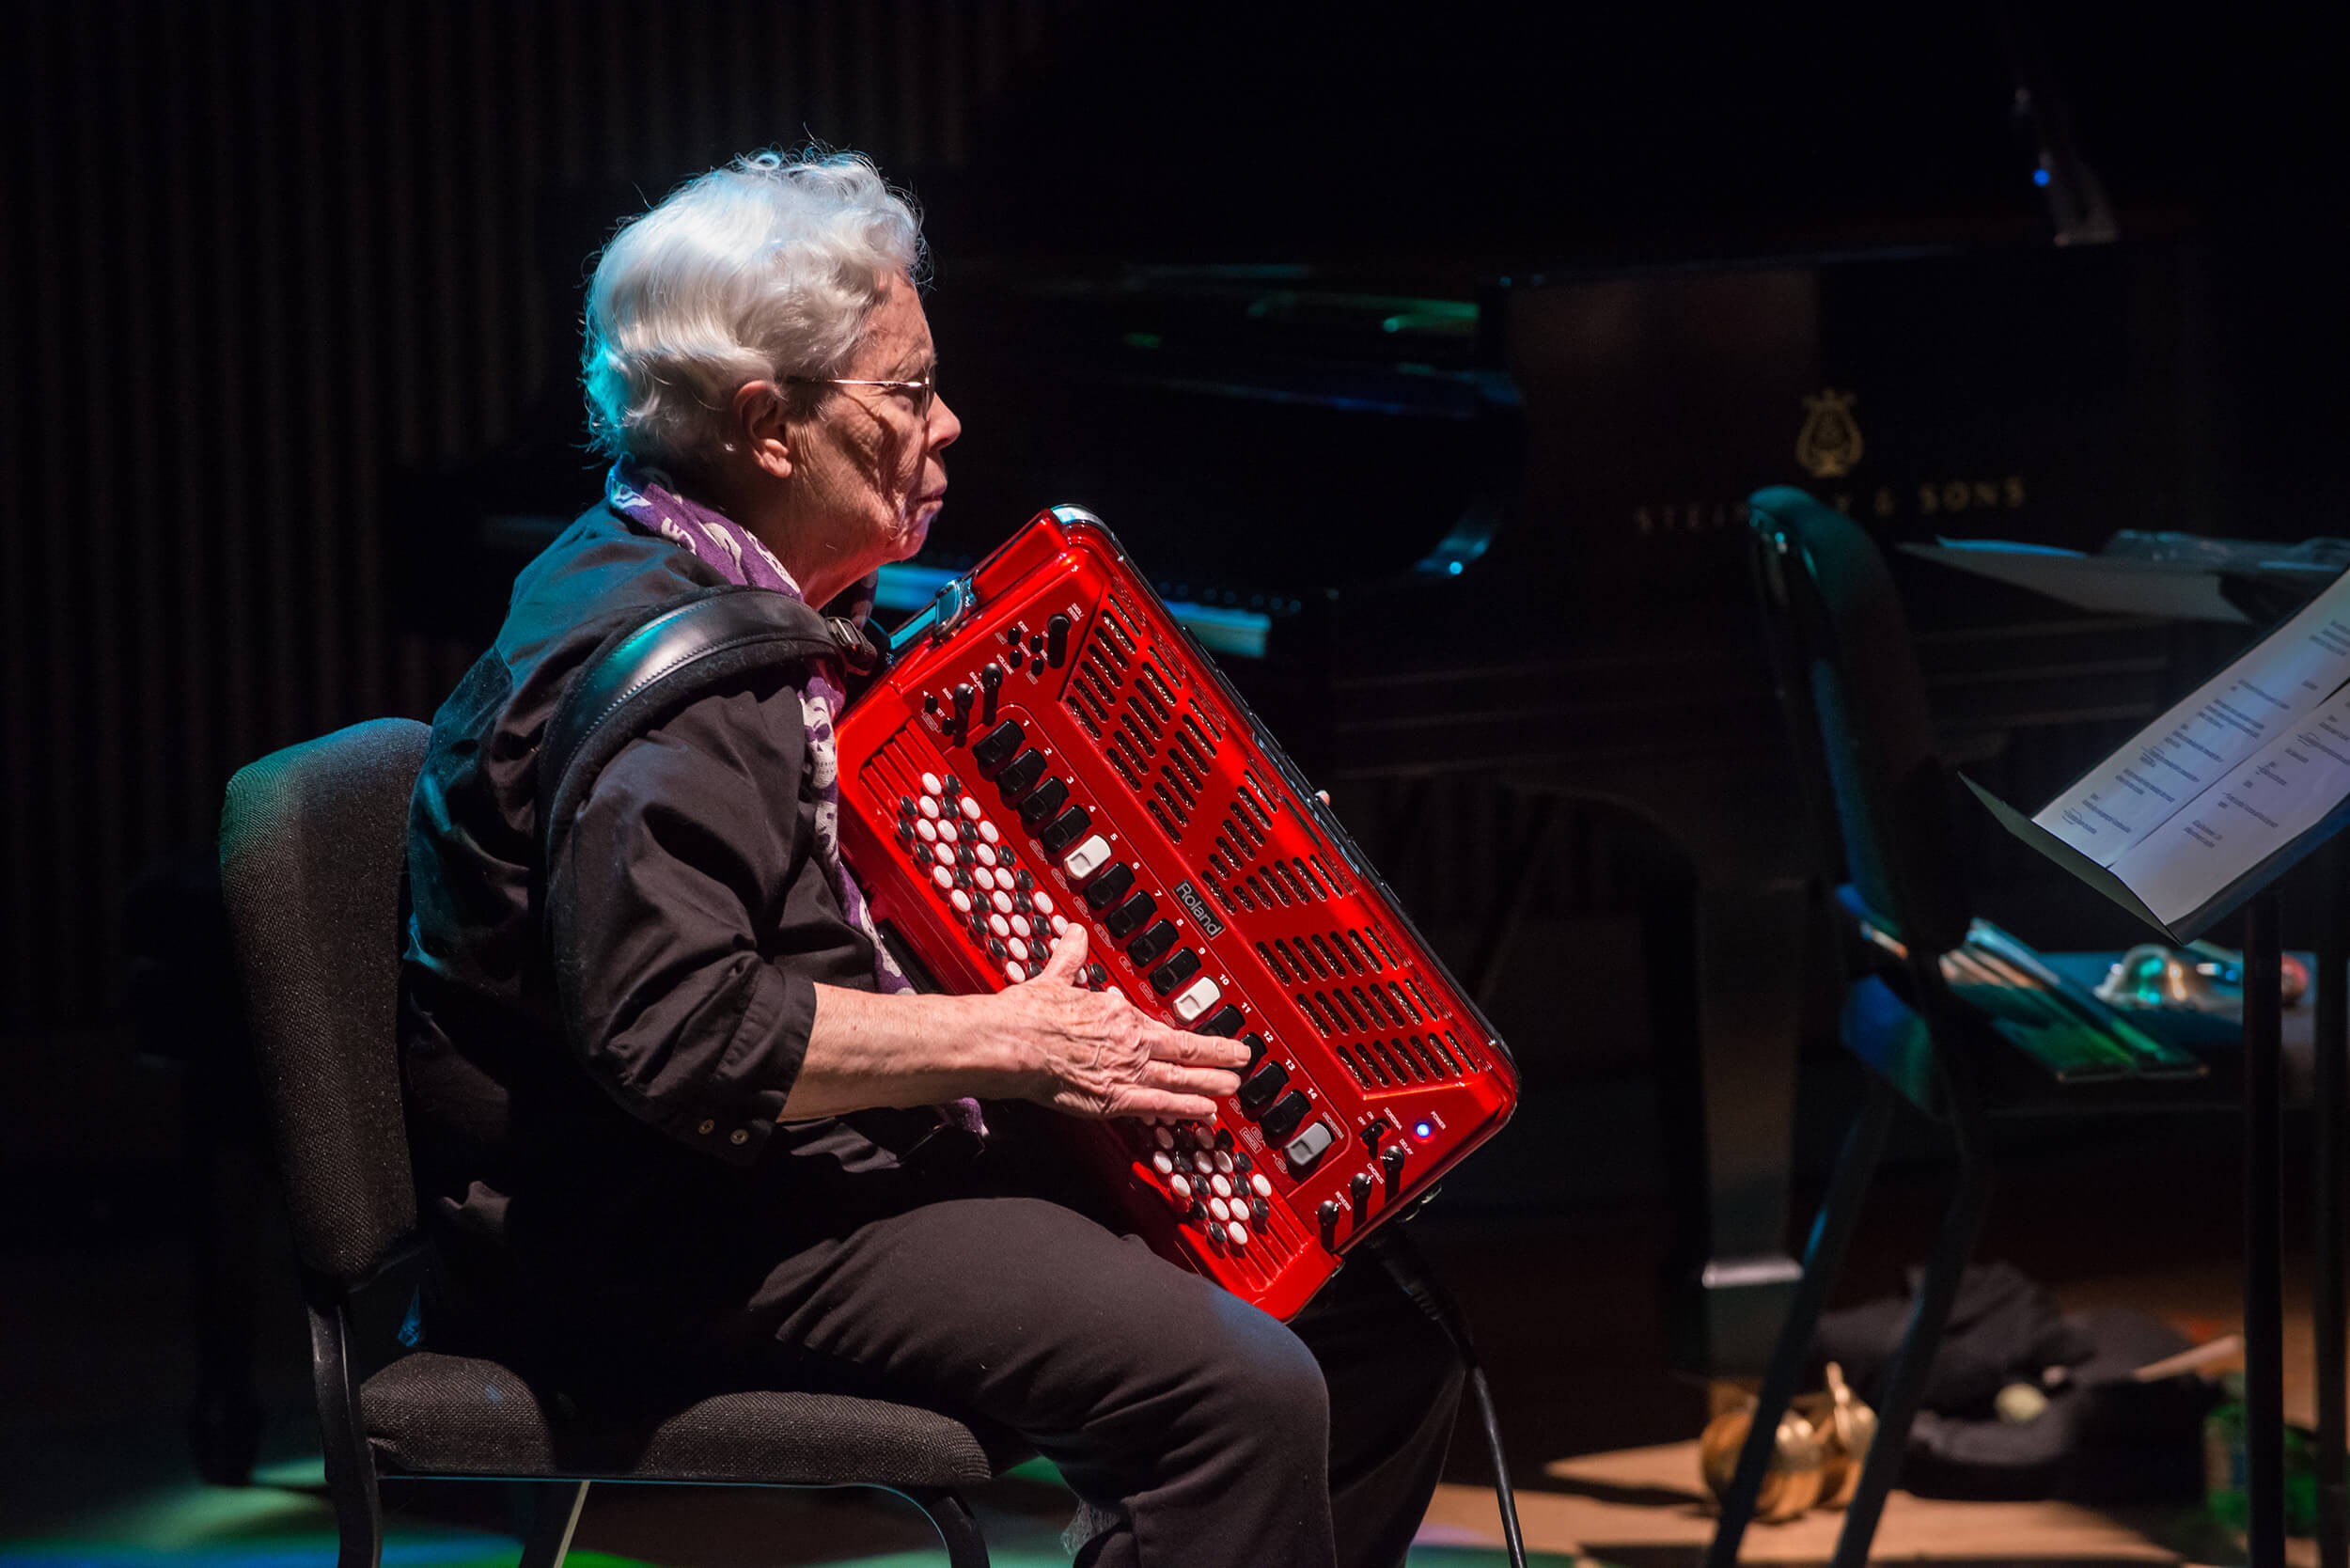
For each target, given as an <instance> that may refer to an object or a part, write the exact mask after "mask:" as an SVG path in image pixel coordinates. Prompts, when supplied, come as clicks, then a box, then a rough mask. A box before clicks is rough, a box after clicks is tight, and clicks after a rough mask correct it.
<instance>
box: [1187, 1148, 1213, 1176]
mask: <svg viewBox="0 0 2350 1568" xmlns="http://www.w3.org/2000/svg"><path fill="white" fill-rule="evenodd" d="M1191 1168H1192V1169H1194V1170H1197V1171H1198V1172H1199V1174H1200V1175H1202V1176H1212V1175H1214V1173H1215V1162H1214V1160H1212V1159H1210V1158H1208V1156H1207V1155H1205V1154H1201V1153H1197V1152H1195V1153H1194V1154H1193V1155H1192V1156H1191Z"/></svg>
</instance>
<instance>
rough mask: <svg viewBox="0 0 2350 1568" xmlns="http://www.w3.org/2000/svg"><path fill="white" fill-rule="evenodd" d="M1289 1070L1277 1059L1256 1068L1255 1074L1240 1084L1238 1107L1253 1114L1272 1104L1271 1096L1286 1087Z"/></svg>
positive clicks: (1288, 1082) (1288, 1080)
mask: <svg viewBox="0 0 2350 1568" xmlns="http://www.w3.org/2000/svg"><path fill="white" fill-rule="evenodd" d="M1289 1084H1290V1070H1289V1069H1288V1068H1286V1067H1284V1066H1282V1065H1281V1064H1280V1063H1279V1062H1277V1061H1268V1062H1266V1063H1265V1064H1264V1065H1263V1066H1262V1067H1260V1068H1259V1069H1257V1072H1256V1075H1255V1076H1253V1077H1251V1078H1250V1079H1249V1080H1248V1081H1247V1082H1246V1083H1245V1084H1243V1085H1241V1086H1240V1108H1241V1109H1243V1110H1245V1111H1246V1112H1247V1113H1248V1114H1249V1115H1251V1116H1255V1115H1257V1114H1258V1113H1259V1112H1261V1111H1262V1110H1263V1109H1264V1108H1265V1107H1266V1106H1267V1105H1271V1104H1273V1097H1274V1096H1275V1095H1277V1094H1278V1093H1280V1092H1281V1090H1285V1089H1287V1088H1288V1087H1289Z"/></svg>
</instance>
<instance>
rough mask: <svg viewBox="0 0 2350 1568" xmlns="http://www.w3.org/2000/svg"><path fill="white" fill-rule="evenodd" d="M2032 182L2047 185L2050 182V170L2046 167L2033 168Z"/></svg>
mask: <svg viewBox="0 0 2350 1568" xmlns="http://www.w3.org/2000/svg"><path fill="white" fill-rule="evenodd" d="M2031 182H2032V183H2033V184H2035V185H2045V184H2046V183H2047V182H2048V171H2047V170H2046V169H2034V170H2032V171H2031Z"/></svg>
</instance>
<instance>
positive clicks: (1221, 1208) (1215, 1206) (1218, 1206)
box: [1208, 1198, 1232, 1224]
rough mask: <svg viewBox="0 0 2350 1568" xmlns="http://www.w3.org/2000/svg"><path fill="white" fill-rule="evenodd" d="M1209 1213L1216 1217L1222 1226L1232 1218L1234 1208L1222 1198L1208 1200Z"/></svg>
mask: <svg viewBox="0 0 2350 1568" xmlns="http://www.w3.org/2000/svg"><path fill="white" fill-rule="evenodd" d="M1208 1213H1209V1214H1211V1215H1214V1216H1215V1219H1216V1222H1217V1223H1218V1224H1222V1223H1223V1222H1224V1221H1225V1220H1228V1219H1230V1218H1231V1217H1232V1206H1231V1205H1230V1203H1227V1202H1226V1201H1224V1200H1222V1199H1221V1198H1211V1199H1209V1200H1208Z"/></svg>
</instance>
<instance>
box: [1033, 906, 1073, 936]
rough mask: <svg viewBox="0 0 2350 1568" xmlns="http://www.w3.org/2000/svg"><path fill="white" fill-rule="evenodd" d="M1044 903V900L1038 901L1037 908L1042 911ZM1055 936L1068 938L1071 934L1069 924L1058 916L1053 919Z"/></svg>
mask: <svg viewBox="0 0 2350 1568" xmlns="http://www.w3.org/2000/svg"><path fill="white" fill-rule="evenodd" d="M1043 902H1044V901H1042V899H1040V900H1038V901H1037V907H1038V908H1040V909H1042V907H1043ZM1053 934H1054V935H1055V936H1066V935H1068V934H1069V922H1068V921H1067V920H1064V919H1062V918H1061V917H1059V916H1058V915H1056V916H1054V917H1053Z"/></svg>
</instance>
